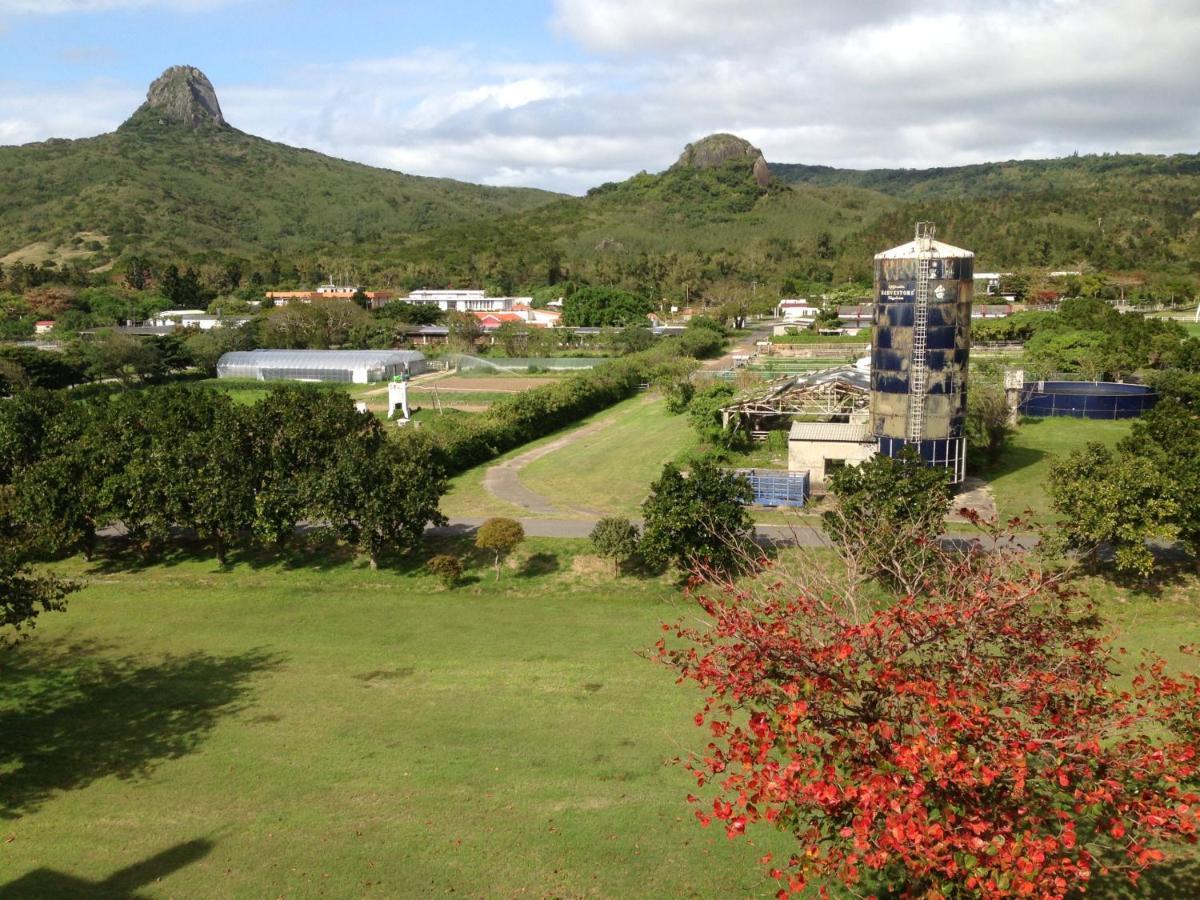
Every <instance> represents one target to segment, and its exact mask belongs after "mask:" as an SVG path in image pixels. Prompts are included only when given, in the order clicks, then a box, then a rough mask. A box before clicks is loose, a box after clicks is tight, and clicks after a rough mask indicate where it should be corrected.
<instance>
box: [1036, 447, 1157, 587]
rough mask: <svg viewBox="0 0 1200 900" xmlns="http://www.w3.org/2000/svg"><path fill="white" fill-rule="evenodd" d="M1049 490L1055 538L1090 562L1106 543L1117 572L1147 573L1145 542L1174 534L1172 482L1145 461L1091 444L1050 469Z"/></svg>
mask: <svg viewBox="0 0 1200 900" xmlns="http://www.w3.org/2000/svg"><path fill="white" fill-rule="evenodd" d="M1049 487H1050V496H1051V497H1052V498H1053V500H1054V509H1055V511H1056V512H1058V513H1059V514H1060V515H1061V516H1062V520H1061V521H1060V522H1059V529H1058V535H1057V538H1058V540H1059V541H1060V542H1061V543H1062V544H1064V545H1065V546H1066V547H1067V548H1068V549H1072V550H1082V551H1084V552H1086V553H1087V554H1088V555H1090V556H1091V557H1092V558H1093V559H1094V558H1095V555H1096V551H1097V549H1098V548H1099V547H1100V545H1101V544H1108V545H1109V546H1110V547H1111V548H1112V550H1113V557H1114V560H1113V562H1114V565H1115V567H1116V569H1117V570H1118V571H1120V572H1128V573H1136V574H1138V575H1141V576H1143V577H1145V576H1147V575H1149V574H1150V573H1151V572H1152V571H1154V554H1153V553H1151V552H1150V550H1149V548H1148V547H1147V546H1146V542H1147V541H1150V540H1165V541H1169V540H1173V539H1174V538H1175V536H1176V535H1177V534H1178V527H1177V525H1176V522H1175V520H1176V517H1177V515H1178V513H1179V505H1178V503H1176V501H1175V499H1174V498H1173V497H1172V493H1173V491H1172V484H1171V479H1170V478H1168V477H1167V476H1165V475H1163V474H1162V473H1161V472H1160V471H1159V470H1158V468H1157V467H1156V466H1155V464H1154V462H1153V461H1152V460H1150V459H1147V458H1145V457H1142V456H1136V455H1134V454H1132V453H1129V452H1119V453H1114V452H1113V451H1111V450H1109V449H1108V448H1107V447H1105V446H1104V445H1103V444H1097V443H1089V444H1088V445H1087V447H1085V448H1084V449H1083V450H1073V451H1072V452H1071V453H1070V454H1069V455H1067V456H1066V457H1062V458H1060V459H1058V460H1056V461H1055V462H1054V463H1053V464H1052V465H1051V467H1050V484H1049Z"/></svg>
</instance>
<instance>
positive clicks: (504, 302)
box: [400, 290, 533, 312]
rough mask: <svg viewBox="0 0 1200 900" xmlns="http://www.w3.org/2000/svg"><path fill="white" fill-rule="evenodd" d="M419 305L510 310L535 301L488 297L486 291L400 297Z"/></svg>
mask: <svg viewBox="0 0 1200 900" xmlns="http://www.w3.org/2000/svg"><path fill="white" fill-rule="evenodd" d="M400 299H402V300H404V301H405V302H406V303H412V304H414V305H417V306H436V307H437V308H438V309H440V310H442V311H443V312H451V311H453V312H508V311H509V310H511V309H512V308H513V307H514V306H516V305H518V304H524V305H526V306H528V305H531V304H532V303H533V298H532V297H488V296H486V294H485V292H484V291H455V290H448V291H425V290H421V291H412V292H411V293H409V295H408V296H407V297H402V298H400Z"/></svg>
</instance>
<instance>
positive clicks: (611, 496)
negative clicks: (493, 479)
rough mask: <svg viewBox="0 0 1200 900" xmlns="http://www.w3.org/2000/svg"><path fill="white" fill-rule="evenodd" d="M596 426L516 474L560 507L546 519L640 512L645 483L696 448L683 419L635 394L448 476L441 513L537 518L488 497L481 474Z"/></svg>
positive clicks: (653, 398)
mask: <svg viewBox="0 0 1200 900" xmlns="http://www.w3.org/2000/svg"><path fill="white" fill-rule="evenodd" d="M597 423H603V424H602V427H600V428H599V429H597V430H596V431H594V432H591V433H590V434H588V435H587V436H585V437H582V438H580V439H579V440H578V441H575V442H572V443H570V444H567V445H565V446H563V447H561V448H559V449H557V450H554V451H553V452H551V453H548V454H547V455H546V456H543V457H542V458H541V459H538V460H535V461H533V462H531V463H529V464H528V465H527V466H525V467H524V468H523V469H521V471H520V475H519V478H520V480H521V483H522V484H524V485H525V486H526V487H527V488H529V489H530V490H533V491H536V492H537V493H539V494H541V495H542V496H544V497H546V498H547V499H548V500H550V501H551V502H552V503H554V504H555V505H556V506H561V507H563V512H562V513H561V515H559V516H550V518H580V517H582V516H583V513H582V512H575V511H572V509H571V507H574V508H575V509H576V510H578V509H579V508H580V507H583V508H586V509H590V510H594V511H595V512H597V513H600V514H611V515H625V516H637V515H639V514H640V509H639V507H640V506H641V502H642V500H644V499H645V497H646V495H647V494H648V493H649V492H650V483H651V482H652V481H654V480H655V479H656V478H658V476H659V474H660V473H661V472H662V467H663V465H664V464H665V463H667V462H670V461H671V460H674V459H677V458H678V457H679V456H681V455H682V454H683V453H685V452H686V451H687V450H689V449H690V448H691V447H693V446H694V445H695V443H696V436H695V431H693V430H692V427H691V426H690V425H689V424H688V419H687V416H686V415H681V416H673V415H671V414H670V413H668V412H667V410H666V408H665V407H664V405H663V402H662V400H661V399H659V398H658V397H657V396H654V395H648V394H640V395H638V396H636V397H631V398H630V399H628V400H624V401H622V402H621V403H618V404H617V405H615V406H613V407H610V408H609V409H606V410H604V411H602V412H599V413H596V414H595V415H594V416H591V417H589V418H587V419H584V420H582V421H581V422H579V423H578V424H576V425H573V426H571V427H570V428H568V429H564V430H562V431H557V432H555V433H554V434H551V435H547V436H546V437H544V438H540V439H538V440H536V441H531V442H530V443H528V444H524V445H522V446H521V447H518V448H517V449H515V450H511V451H509V452H508V453H505V454H504V455H502V456H500V457H498V458H496V459H495V460H492V461H491V462H489V463H485V464H484V465H481V466H476V467H475V468H474V469H470V470H468V471H466V472H464V473H462V474H461V475H458V476H456V477H455V478H452V479H451V480H450V490H449V491H448V492H447V493H446V495H445V496H444V497H443V498H442V503H441V508H442V512H444V513H445V514H446V515H448V516H450V517H451V518H452V519H453V518H479V517H484V516H516V517H525V518H538V517H539V516H538V515H537V514H536V513H532V512H530V511H528V510H526V509H524V508H523V507H520V506H515V505H513V504H511V503H506V502H504V501H502V500H499V499H497V498H496V497H493V496H492V495H491V493H489V492H488V491H487V490H486V489H485V488H484V486H483V478H484V473H485V472H486V471H487V470H488V468H490V467H491V466H493V465H496V464H497V463H501V462H507V461H508V460H510V459H513V458H514V457H516V456H520V455H522V454H524V453H527V452H528V451H530V450H534V449H537V448H538V447H542V446H544V445H546V444H548V443H551V442H552V441H557V440H559V439H561V438H562V437H563V436H564V435H568V434H570V433H572V432H574V431H576V430H578V429H580V428H584V427H587V426H590V425H595V424H597ZM541 518H547V516H541Z"/></svg>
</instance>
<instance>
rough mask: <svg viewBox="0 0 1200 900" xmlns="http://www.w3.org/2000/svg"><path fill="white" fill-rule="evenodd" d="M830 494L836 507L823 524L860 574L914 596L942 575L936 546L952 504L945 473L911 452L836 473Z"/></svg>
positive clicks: (881, 457) (846, 558) (830, 511)
mask: <svg viewBox="0 0 1200 900" xmlns="http://www.w3.org/2000/svg"><path fill="white" fill-rule="evenodd" d="M829 492H830V493H831V494H832V495H833V505H832V507H831V508H830V509H829V510H827V511H826V512H824V513H822V515H821V524H822V525H823V526H824V529H825V533H826V534H827V535H828V536H829V539H830V540H831V541H832V543H833V546H834V549H835V550H836V551H837V552H838V553H839V555H840V556H842V557H843V562H844V563H845V564H846V565H847V566H848V567H849V568H852V569H854V571H855V574H858V575H861V576H863V577H866V578H878V579H880V580H882V581H884V582H885V583H887V584H889V585H892V586H895V587H898V588H900V589H901V590H903V591H905V592H912V591H915V590H917V589H918V588H919V587H920V586H921V584H922V583H923V582H924V581H925V580H926V579H927V578H928V577H930V575H931V574H933V573H935V572H936V571H937V565H936V563H937V562H938V561H939V557H937V556H936V554H935V553H934V550H935V547H934V544H935V542H936V540H937V538H938V536H939V535H940V534H941V533H942V528H943V524H944V522H943V520H944V519H945V516H946V512H947V509H948V508H949V505H950V482H949V475H948V473H947V471H946V470H945V469H940V468H933V467H929V466H926V465H924V464H923V463H922V462H921V460H920V458H919V457H918V456H917V455H916V454H915V453H913V452H912V451H911V450H906V451H905V452H904V453H903V454H902V455H900V456H898V457H895V458H891V457H887V456H883V455H882V454H881V455H879V456H874V457H872V458H871V459H869V460H867V461H866V462H864V463H863V464H862V465H859V466H848V467H847V468H844V469H842V470H841V471H839V472H837V473H836V474H835V475H834V476H833V478H832V479H830V482H829Z"/></svg>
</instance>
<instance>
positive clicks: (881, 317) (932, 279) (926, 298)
mask: <svg viewBox="0 0 1200 900" xmlns="http://www.w3.org/2000/svg"><path fill="white" fill-rule="evenodd" d="M974 268H975V254H974V253H972V252H971V251H969V250H962V249H960V248H958V247H951V246H950V245H949V244H943V243H941V242H939V241H936V240H934V227H933V224H932V223H930V222H918V223H917V229H916V237H915V239H914V240H913V241H912V242H911V243H908V244H903V245H901V246H899V247H894V248H893V249H891V250H886V251H884V252H883V253H879V254H877V255H876V256H875V330H874V339H873V341H872V347H871V433H872V436H873V437H874V438H876V439H877V440H878V441H879V452H880V453H883V454H885V455H887V456H896V455H898V454H899V453H900V452H901V451H902V450H903V449H904V448H905V447H912V448H913V449H915V450H916V451H917V452H918V453H919V454H920V456H921V458H922V459H923V460H925V462H926V464H928V465H932V466H942V467H944V468H947V469H949V470H950V472H951V481H952V482H954V483H958V482H960V481H962V480H963V477H964V476H965V474H966V453H967V442H966V435H965V428H966V417H967V356H968V353H969V352H970V346H971V296H972V291H973V287H974V280H973V275H974Z"/></svg>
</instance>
